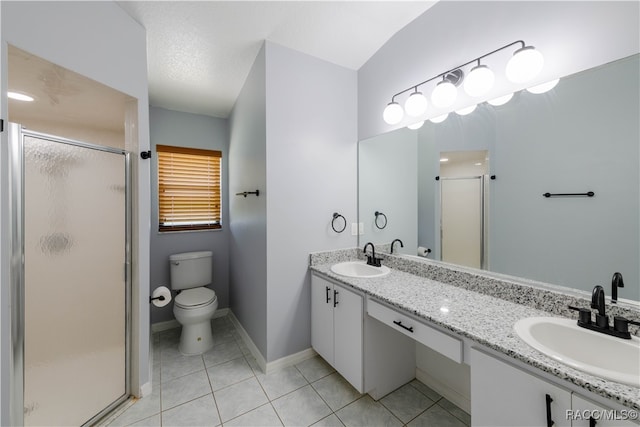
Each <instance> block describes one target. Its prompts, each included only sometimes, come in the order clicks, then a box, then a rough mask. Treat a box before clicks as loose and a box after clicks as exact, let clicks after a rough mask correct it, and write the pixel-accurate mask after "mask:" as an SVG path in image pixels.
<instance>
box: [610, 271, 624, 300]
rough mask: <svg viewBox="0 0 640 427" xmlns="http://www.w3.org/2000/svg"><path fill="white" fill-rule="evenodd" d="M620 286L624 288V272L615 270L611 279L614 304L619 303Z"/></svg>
mask: <svg viewBox="0 0 640 427" xmlns="http://www.w3.org/2000/svg"><path fill="white" fill-rule="evenodd" d="M618 288H624V281H623V280H622V274H620V273H618V272H615V273H613V278H612V279H611V302H612V303H613V304H617V303H618Z"/></svg>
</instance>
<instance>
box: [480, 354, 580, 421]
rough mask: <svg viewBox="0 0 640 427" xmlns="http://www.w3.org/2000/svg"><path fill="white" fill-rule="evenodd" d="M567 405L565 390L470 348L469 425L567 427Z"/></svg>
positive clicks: (569, 400) (569, 393)
mask: <svg viewBox="0 0 640 427" xmlns="http://www.w3.org/2000/svg"><path fill="white" fill-rule="evenodd" d="M567 409H571V392H570V391H569V390H566V389H563V388H561V387H558V386H556V385H554V384H551V383H549V382H547V381H545V380H542V379H540V378H538V377H536V376H534V375H531V374H529V373H527V372H525V371H523V370H521V369H518V368H516V367H514V366H511V365H509V364H507V363H505V362H503V361H501V360H499V359H497V358H495V357H493V356H490V355H488V354H486V353H483V352H482V351H479V350H477V349H471V424H472V425H473V426H495V427H497V426H510V427H516V426H551V425H553V426H554V427H561V426H568V427H569V426H571V420H570V419H567V415H566V411H567ZM551 420H552V421H553V424H551V423H549V422H548V421H551Z"/></svg>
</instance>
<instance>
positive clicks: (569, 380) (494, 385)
mask: <svg viewBox="0 0 640 427" xmlns="http://www.w3.org/2000/svg"><path fill="white" fill-rule="evenodd" d="M360 253H361V251H360V250H358V249H353V250H343V251H334V252H327V253H317V254H312V255H311V258H310V269H311V271H312V283H311V286H312V346H313V348H314V349H315V350H316V351H317V352H318V353H319V354H320V355H321V356H322V357H323V358H324V359H325V360H327V362H329V363H330V364H332V366H334V368H335V369H336V370H337V371H338V372H339V373H340V374H341V375H342V376H343V377H344V378H345V379H347V380H348V381H349V382H350V383H351V384H352V385H353V386H354V387H355V388H356V389H357V390H358V391H360V392H364V393H369V394H370V395H371V396H372V397H373V398H374V399H379V398H381V397H382V396H384V395H386V394H387V393H389V392H391V391H393V390H394V389H396V388H398V387H400V386H401V385H403V384H405V383H406V382H408V381H410V380H412V379H413V378H415V376H416V343H420V344H422V345H424V346H426V347H428V348H430V349H431V350H433V351H435V352H437V353H439V354H441V355H442V356H444V357H445V358H447V359H448V360H451V361H453V362H455V363H458V364H466V365H468V366H469V367H470V372H471V393H470V394H471V421H472V424H473V425H475V426H486V425H492V426H495V425H505V426H507V425H508V426H518V425H523V426H524V425H527V426H529V425H541V426H542V425H554V426H581V425H584V426H593V425H597V426H608V425H615V426H632V425H638V422H639V421H638V411H639V410H640V388H638V387H635V386H631V385H626V384H622V383H617V382H613V381H607V380H605V379H604V378H600V377H597V376H593V375H590V374H587V373H585V372H582V371H579V370H577V369H574V368H572V367H570V366H567V365H564V364H562V363H559V362H558V361H556V360H554V359H552V358H551V357H548V356H546V355H544V354H542V353H540V352H538V351H537V350H535V349H533V348H532V347H530V346H529V345H528V344H526V343H525V342H524V341H523V340H522V339H521V338H520V337H519V336H518V335H517V334H516V332H515V331H514V324H515V323H516V322H517V321H518V320H520V319H524V318H531V317H550V316H551V317H567V318H575V314H573V312H571V311H570V310H569V309H568V308H566V307H567V306H568V305H574V306H579V307H588V301H587V300H586V299H585V298H584V297H580V296H576V295H571V294H565V293H562V292H561V291H560V290H548V289H540V288H536V287H533V286H530V285H529V284H528V283H524V282H521V283H519V282H518V281H517V280H515V279H514V278H509V279H507V278H506V277H505V278H503V279H501V278H500V277H499V276H496V275H491V274H485V273H483V272H480V271H477V270H471V269H463V268H458V267H454V266H449V265H447V264H444V263H437V262H432V261H428V260H425V261H419V260H409V259H406V258H404V257H396V256H384V259H383V261H382V263H383V265H386V266H388V267H390V268H391V272H390V273H389V274H388V275H386V276H383V277H372V278H358V277H347V276H343V275H339V274H336V273H334V272H333V271H332V270H331V266H332V265H334V264H336V263H339V262H342V261H347V260H355V259H358V257H360V256H361V255H360ZM607 309H608V314H611V315H623V316H625V317H627V318H629V319H634V320H639V319H640V312H639V311H637V310H634V309H633V308H630V307H619V306H613V307H607ZM631 331H632V334H637V333H638V332H637V329H635V328H631Z"/></svg>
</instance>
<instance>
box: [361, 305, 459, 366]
mask: <svg viewBox="0 0 640 427" xmlns="http://www.w3.org/2000/svg"><path fill="white" fill-rule="evenodd" d="M367 313H368V314H369V316H371V317H373V318H375V319H377V320H379V321H381V322H382V323H384V324H385V325H388V326H390V327H391V328H393V329H395V330H397V331H399V332H402V333H403V334H405V335H407V336H409V337H411V338H413V339H414V340H416V341H418V342H419V343H421V344H424V345H426V346H427V347H429V348H431V349H433V350H435V351H437V352H438V353H441V354H443V355H444V356H446V357H448V358H449V359H451V360H453V361H455V362H457V363H462V340H460V339H458V338H454V337H452V336H450V335H447V334H445V333H443V332H440V331H438V330H436V329H434V328H432V327H430V326H427V325H425V324H424V323H421V322H419V321H417V320H415V319H412V318H411V317H409V316H406V315H404V314H401V313H399V312H397V311H395V310H393V309H391V308H389V307H387V306H385V305H383V304H380V303H379V302H376V301H374V300H372V299H367Z"/></svg>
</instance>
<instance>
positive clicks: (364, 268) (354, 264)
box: [331, 261, 391, 278]
mask: <svg viewBox="0 0 640 427" xmlns="http://www.w3.org/2000/svg"><path fill="white" fill-rule="evenodd" d="M331 271H333V272H334V273H336V274H339V275H341V276H347V277H357V278H368V277H382V276H386V275H387V274H389V273H390V272H391V270H390V269H389V267H386V266H384V265H383V266H382V267H374V266H373V265H367V263H366V262H365V261H347V262H341V263H339V264H333V265H332V266H331Z"/></svg>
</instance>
